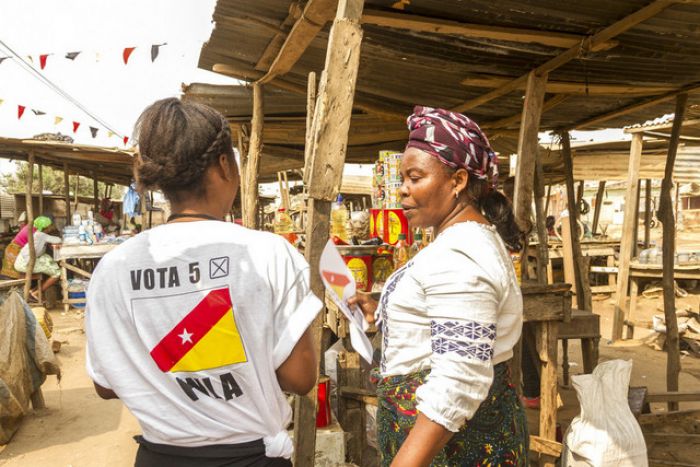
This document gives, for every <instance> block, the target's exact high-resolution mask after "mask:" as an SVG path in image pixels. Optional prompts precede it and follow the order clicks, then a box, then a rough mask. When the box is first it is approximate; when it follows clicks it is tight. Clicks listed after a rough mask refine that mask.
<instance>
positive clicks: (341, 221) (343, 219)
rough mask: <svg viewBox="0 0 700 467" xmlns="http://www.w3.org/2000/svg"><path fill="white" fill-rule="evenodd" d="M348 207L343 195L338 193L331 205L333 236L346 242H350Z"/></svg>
mask: <svg viewBox="0 0 700 467" xmlns="http://www.w3.org/2000/svg"><path fill="white" fill-rule="evenodd" d="M347 222H348V209H347V208H346V207H345V203H343V195H338V198H337V199H336V201H335V203H333V206H332V207H331V237H338V238H339V239H340V240H342V241H343V242H345V243H350V238H349V236H348V230H347Z"/></svg>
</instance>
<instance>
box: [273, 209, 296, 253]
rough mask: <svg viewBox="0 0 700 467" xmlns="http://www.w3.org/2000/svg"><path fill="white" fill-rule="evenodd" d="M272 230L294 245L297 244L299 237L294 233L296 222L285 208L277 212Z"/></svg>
mask: <svg viewBox="0 0 700 467" xmlns="http://www.w3.org/2000/svg"><path fill="white" fill-rule="evenodd" d="M272 229H273V230H274V232H275V233H276V234H277V235H281V236H283V237H284V238H286V239H287V241H288V242H289V243H291V244H292V245H294V243H295V242H296V239H297V236H296V234H295V233H294V221H293V220H292V217H291V216H290V215H289V213H287V210H286V209H285V208H279V209H278V210H277V213H276V214H275V221H274V223H273V224H272Z"/></svg>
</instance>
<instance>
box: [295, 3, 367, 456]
mask: <svg viewBox="0 0 700 467" xmlns="http://www.w3.org/2000/svg"><path fill="white" fill-rule="evenodd" d="M363 6H364V0H340V1H339V2H338V10H337V13H336V18H335V20H334V21H333V25H332V26H331V30H330V33H329V36H328V49H327V51H326V64H325V68H324V71H323V74H322V76H321V82H320V85H319V92H318V97H317V99H316V106H315V109H314V121H313V124H312V128H313V131H312V134H311V138H310V140H309V144H311V147H310V153H309V160H308V164H309V165H310V167H309V169H308V172H309V183H308V187H309V212H308V217H307V222H306V251H305V255H306V260H307V261H308V263H309V265H310V274H311V289H312V290H313V291H314V293H315V294H316V295H317V296H318V297H319V298H321V300H324V298H325V289H324V287H323V282H322V281H321V277H320V275H319V270H318V267H319V259H320V256H321V252H322V251H323V248H324V247H325V245H326V242H327V241H328V232H329V230H330V212H331V201H332V200H333V199H334V198H335V196H336V195H337V194H338V191H339V190H340V184H341V182H342V175H343V166H344V164H345V154H346V151H347V143H348V132H349V129H350V119H351V116H352V105H353V98H354V95H355V83H356V81H357V70H358V67H359V63H360V45H361V42H362V28H361V27H360V18H361V17H362V8H363ZM323 320H324V319H323V316H322V314H319V316H317V317H316V319H315V320H314V322H313V323H312V325H311V330H312V339H313V343H314V349H315V351H316V353H317V355H320V354H321V338H322V332H321V331H322V324H323ZM317 369H318V367H317ZM316 393H317V387H316V386H314V389H313V390H312V391H311V392H309V394H307V395H305V396H300V397H297V398H296V400H295V411H294V465H295V466H297V467H311V466H313V465H314V454H315V448H316V424H315V419H316V402H317V401H316Z"/></svg>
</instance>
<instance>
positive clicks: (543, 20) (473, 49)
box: [188, 0, 700, 167]
mask: <svg viewBox="0 0 700 467" xmlns="http://www.w3.org/2000/svg"><path fill="white" fill-rule="evenodd" d="M294 3H295V2H293V1H292V0H218V2H217V5H216V8H215V11H214V15H213V20H214V22H215V27H214V30H213V32H212V35H211V38H210V39H209V41H208V42H207V43H206V44H205V45H204V47H203V48H202V52H201V55H200V60H199V65H200V67H201V68H205V69H213V68H214V66H215V65H216V64H224V65H229V66H232V67H235V68H236V69H237V70H238V71H239V72H241V73H242V74H244V75H246V76H251V77H253V78H254V77H256V76H260V73H261V70H260V68H261V66H258V67H257V68H258V69H256V64H259V63H260V62H261V58H262V57H263V53H264V52H265V50H266V48H267V47H268V45H269V44H270V43H271V41H272V40H273V38H274V37H275V36H276V35H278V37H279V35H281V36H282V37H283V38H284V37H285V36H286V34H287V33H288V31H289V29H290V28H289V24H290V23H289V21H287V22H286V23H285V19H286V18H287V17H288V15H289V12H290V7H291V6H292V5H293V4H294ZM401 3H402V5H404V8H403V10H402V11H398V10H396V9H393V8H392V6H393V5H394V4H396V2H395V0H367V1H365V12H366V13H367V12H368V11H380V12H394V13H403V14H407V15H421V16H425V17H430V18H437V19H444V20H451V21H458V22H462V23H472V24H479V25H484V26H487V27H517V28H523V29H528V30H535V31H546V32H556V33H567V34H576V35H578V36H580V37H581V38H583V37H585V36H587V35H590V34H594V33H596V32H598V31H600V30H601V29H603V28H605V27H606V26H609V25H610V24H613V23H615V22H616V21H618V20H620V19H622V18H625V17H626V16H628V15H630V14H631V13H633V12H635V11H637V10H639V9H641V8H643V7H645V6H646V5H648V4H649V3H650V0H618V1H615V2H610V1H608V0H585V1H578V2H562V1H561V0H537V1H534V0H529V1H527V0H499V1H497V2H494V1H493V0H470V1H469V2H466V1H463V0H411V1H410V2H401ZM331 16H332V15H331ZM698 24H700V4H698V3H688V4H685V3H677V4H673V5H671V6H670V7H669V8H667V9H665V10H664V11H662V12H661V13H659V14H657V15H656V16H654V17H652V18H650V19H648V20H646V21H644V22H642V23H640V24H638V25H636V26H634V27H632V28H631V29H629V30H628V31H626V32H625V33H623V34H620V35H618V36H617V37H615V38H614V40H615V41H617V45H616V46H615V47H613V48H611V49H609V50H602V51H598V52H587V53H584V52H583V51H582V54H581V56H580V57H578V58H577V59H575V60H572V61H570V62H568V63H567V64H565V65H563V66H562V67H560V68H558V69H556V70H554V71H553V72H551V73H550V74H549V80H550V82H571V83H579V84H581V85H582V86H583V88H584V90H586V89H588V90H589V91H590V89H592V88H593V87H594V86H596V85H603V84H605V85H627V86H647V87H651V86H653V87H666V88H670V89H675V88H679V87H682V86H686V85H690V84H695V83H700V28H699V27H698V26H697V25H698ZM363 31H364V37H363V42H362V53H361V58H360V68H359V76H358V81H357V88H356V95H355V100H356V103H357V102H366V103H369V104H372V105H377V106H381V107H383V108H386V109H388V110H390V111H392V112H395V113H398V114H400V115H408V114H409V113H410V112H411V110H412V107H413V105H415V104H424V105H431V106H440V107H446V108H452V107H455V106H457V105H459V104H461V103H464V102H466V101H468V100H470V99H472V98H476V97H478V96H481V95H483V94H485V93H486V92H488V91H490V90H491V88H487V87H477V86H473V85H469V86H467V85H465V84H462V82H463V81H464V80H465V79H467V78H475V77H476V78H479V77H488V78H499V77H500V78H506V79H515V78H518V77H520V76H522V75H524V74H525V73H527V72H528V71H530V70H532V69H533V68H535V67H537V66H538V65H540V64H542V63H545V62H546V61H548V60H549V59H551V58H552V57H554V56H556V55H558V54H560V53H561V52H562V51H563V50H564V49H562V48H558V47H553V46H547V45H542V44H535V43H520V42H517V43H516V42H512V41H505V40H495V39H485V38H477V37H463V36H457V35H445V34H433V33H424V32H421V33H417V32H412V31H408V30H405V29H397V28H388V27H380V26H376V25H371V24H365V25H363ZM328 32H329V24H326V26H325V27H324V28H323V29H322V31H321V32H320V33H319V34H318V35H317V36H316V38H315V39H314V40H313V41H312V42H311V44H310V45H309V47H308V48H307V49H306V50H305V52H304V54H303V55H302V56H301V58H300V59H299V61H298V62H297V63H296V64H295V66H294V67H293V68H292V69H291V71H290V72H288V73H286V74H285V75H284V76H282V77H281V79H282V80H284V82H286V84H287V85H288V86H297V87H298V88H300V89H305V87H306V81H307V76H308V73H309V72H310V71H315V72H317V73H319V74H320V72H321V70H322V69H323V67H324V62H325V57H326V45H327V41H328ZM265 69H266V68H265V67H264V66H263V67H262V70H263V71H264V70H265ZM190 91H191V90H188V94H189V93H190ZM265 92H266V94H268V95H269V96H272V97H271V98H270V99H268V101H270V103H269V104H268V103H267V101H266V109H265V110H266V113H267V112H271V113H272V114H274V115H285V116H292V115H294V116H296V117H302V116H303V115H304V113H305V104H304V98H303V95H301V94H300V95H296V96H295V95H294V94H290V92H288V91H278V90H273V86H270V85H268V86H266V91H265ZM653 95H658V93H656V94H653ZM653 95H648V96H642V95H630V94H617V95H601V94H600V93H597V92H592V91H590V92H588V93H586V92H584V93H582V94H570V95H568V97H567V99H566V100H564V101H563V103H561V104H559V105H558V106H556V107H554V108H552V109H551V110H549V111H547V112H545V113H544V115H543V116H542V122H541V127H542V128H543V129H557V128H567V127H570V126H572V125H574V124H575V123H577V122H584V121H587V120H589V119H591V118H594V117H597V116H600V115H604V114H607V113H610V112H612V111H615V110H617V109H620V108H621V107H624V106H628V105H632V104H636V103H640V102H642V101H644V100H645V99H648V98H650V97H653ZM522 97H523V91H522V90H517V91H514V92H511V93H510V94H507V95H505V96H502V97H499V98H497V99H495V100H493V101H491V102H489V103H488V104H486V105H482V106H479V107H476V108H474V109H472V110H470V111H468V112H467V113H468V114H469V115H470V116H471V117H472V118H474V119H475V120H476V121H477V122H479V123H480V124H481V125H482V126H484V127H488V128H489V130H488V131H487V132H488V133H489V134H490V135H491V136H492V138H491V139H492V142H493V143H494V145H495V146H496V150H499V151H501V152H502V153H505V154H507V153H510V152H514V149H515V140H516V138H517V128H518V123H517V122H510V123H509V124H507V125H505V126H504V125H500V126H499V124H496V122H498V121H499V120H501V119H504V118H508V117H512V116H514V115H518V114H519V113H520V112H521V111H522V102H523V101H522ZM551 97H553V94H551V93H548V94H547V96H546V98H547V99H549V98H551ZM200 98H202V99H207V97H202V96H200ZM217 99H218V104H216V106H217V107H219V108H220V110H224V111H226V113H227V115H228V116H229V117H232V118H233V117H240V118H243V119H245V118H246V117H248V118H249V116H250V112H251V110H250V103H249V102H243V101H241V100H239V101H237V103H236V104H235V105H241V106H243V107H245V109H244V110H241V109H239V108H233V107H231V106H232V105H234V104H233V101H230V100H228V98H225V97H222V96H220V97H217V98H212V99H211V100H210V102H211V103H214V102H215V101H217ZM689 103H690V104H691V105H700V96H698V95H691V96H690V99H689ZM673 107H674V102H673V99H670V100H667V101H665V102H663V103H660V104H655V105H653V106H649V107H646V108H644V109H643V110H639V111H635V112H632V113H628V114H626V115H623V116H619V117H615V118H612V119H609V120H607V121H605V122H602V123H596V124H593V125H589V126H587V127H583V128H587V129H595V128H601V127H622V126H624V125H630V124H633V123H636V122H642V121H646V120H649V119H650V118H654V117H657V116H661V115H664V114H668V113H670V112H673ZM402 120H403V119H402V118H399V117H396V122H402ZM396 122H395V123H396ZM299 124H300V125H303V123H299ZM583 128H582V129H583ZM383 131H385V129H384V125H383V124H381V125H378V126H377V127H376V132H377V133H379V134H381V133H382V132H383ZM393 144H398V143H397V142H396V141H394V143H393ZM292 149H293V150H294V151H295V152H294V154H292V155H290V157H289V158H288V159H287V160H288V162H289V163H294V164H297V165H298V164H299V163H300V159H299V154H300V152H299V149H300V147H299V146H298V145H290V154H291V150H292ZM371 149H372V153H370V154H366V155H365V156H364V157H366V158H367V159H370V160H371V158H373V157H376V152H374V150H375V149H379V147H373V148H371ZM366 150H367V151H369V150H370V148H367V149H366ZM350 155H351V156H352V157H353V158H355V160H358V159H360V156H359V155H358V154H357V153H355V154H351V153H349V156H350ZM350 158H351V157H349V159H350ZM278 167H279V166H278Z"/></svg>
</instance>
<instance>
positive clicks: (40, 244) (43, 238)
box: [19, 230, 63, 263]
mask: <svg viewBox="0 0 700 467" xmlns="http://www.w3.org/2000/svg"><path fill="white" fill-rule="evenodd" d="M62 241H63V240H61V238H60V237H56V236H54V235H49V234H46V233H44V232H41V231H39V230H37V231H36V232H34V252H35V254H36V257H37V258H38V257H39V256H41V255H43V254H44V253H46V244H47V243H53V244H58V243H61V242H62ZM19 254H20V255H22V259H23V260H24V261H25V262H26V263H29V243H27V244H26V245H24V246H23V247H22V249H21V250H20V251H19Z"/></svg>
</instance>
